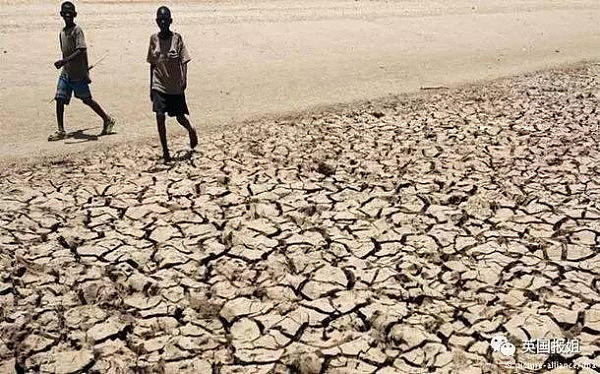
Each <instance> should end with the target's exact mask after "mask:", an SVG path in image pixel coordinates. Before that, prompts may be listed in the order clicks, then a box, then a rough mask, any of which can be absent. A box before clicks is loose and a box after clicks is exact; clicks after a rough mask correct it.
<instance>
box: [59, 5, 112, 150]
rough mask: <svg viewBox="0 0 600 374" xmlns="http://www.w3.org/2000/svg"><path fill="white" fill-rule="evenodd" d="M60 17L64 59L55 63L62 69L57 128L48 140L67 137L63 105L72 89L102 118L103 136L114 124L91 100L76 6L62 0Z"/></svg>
mask: <svg viewBox="0 0 600 374" xmlns="http://www.w3.org/2000/svg"><path fill="white" fill-rule="evenodd" d="M60 16H61V17H62V18H63V19H64V21H65V27H64V28H63V29H62V30H61V32H60V34H59V41H60V49H61V50H62V56H63V58H62V59H61V60H58V61H56V62H55V63H54V66H55V67H56V68H57V69H60V68H62V72H61V74H60V77H59V78H58V87H57V88H56V96H55V99H56V120H57V122H58V130H57V131H56V132H55V133H54V134H52V135H50V137H48V140H50V141H55V140H60V139H64V138H65V137H66V133H65V126H64V113H65V105H69V102H70V101H71V95H72V94H73V92H75V97H76V98H78V99H81V100H82V101H83V103H84V104H85V105H87V106H89V107H90V108H92V109H93V110H94V112H96V114H98V115H99V116H100V118H102V120H103V121H104V126H103V128H102V135H106V134H109V133H110V132H111V131H112V128H113V126H114V124H115V122H114V120H113V119H112V118H110V117H109V116H108V115H107V114H106V113H105V112H104V110H102V108H101V107H100V105H98V103H97V102H95V101H94V100H93V99H92V94H91V92H90V87H89V84H90V83H91V82H92V81H91V80H90V77H89V67H88V58H87V47H86V45H85V38H84V36H83V31H82V30H81V27H79V26H77V25H76V24H75V22H74V20H75V17H77V12H76V11H75V5H74V4H73V3H71V2H70V1H65V2H64V3H62V5H61V6H60Z"/></svg>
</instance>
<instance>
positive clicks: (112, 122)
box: [100, 117, 115, 135]
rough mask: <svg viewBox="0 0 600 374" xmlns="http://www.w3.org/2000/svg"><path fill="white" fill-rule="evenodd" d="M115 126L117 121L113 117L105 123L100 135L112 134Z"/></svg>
mask: <svg viewBox="0 0 600 374" xmlns="http://www.w3.org/2000/svg"><path fill="white" fill-rule="evenodd" d="M114 126H115V119H114V118H112V117H108V119H107V120H106V121H104V127H103V128H102V132H101V133H100V135H108V134H110V133H112V130H113V127H114Z"/></svg>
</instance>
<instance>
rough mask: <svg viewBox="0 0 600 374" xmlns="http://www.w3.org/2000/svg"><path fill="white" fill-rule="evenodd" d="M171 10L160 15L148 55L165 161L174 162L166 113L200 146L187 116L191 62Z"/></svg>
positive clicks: (160, 9) (166, 10)
mask: <svg viewBox="0 0 600 374" xmlns="http://www.w3.org/2000/svg"><path fill="white" fill-rule="evenodd" d="M172 22H173V19H172V18H171V11H170V10H169V8H167V7H165V6H162V7H160V8H158V11H157V12H156V24H157V25H158V27H159V28H160V32H158V33H156V34H154V35H152V36H151V37H150V45H149V47H148V56H147V58H146V60H147V61H148V63H149V64H150V99H151V100H152V110H153V111H154V112H155V113H156V124H157V126H158V135H159V137H160V144H161V145H162V149H163V160H164V161H165V162H168V161H170V160H171V156H170V154H169V148H168V147H167V130H166V127H165V121H166V114H168V115H169V116H171V117H175V118H177V122H179V124H180V125H181V126H183V127H184V128H185V129H186V130H187V131H188V134H189V136H190V147H191V148H192V149H194V148H195V147H196V145H198V137H197V135H196V129H195V128H194V127H193V126H192V124H191V123H190V121H189V120H188V119H187V117H186V116H185V115H186V114H189V111H188V107H187V103H186V101H185V89H186V87H187V64H188V62H190V60H191V59H190V56H189V54H188V51H187V48H186V47H185V44H183V38H182V37H181V35H179V34H178V33H176V32H172V31H171V30H170V26H171V23H172Z"/></svg>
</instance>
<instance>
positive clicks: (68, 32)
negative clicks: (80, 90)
mask: <svg viewBox="0 0 600 374" xmlns="http://www.w3.org/2000/svg"><path fill="white" fill-rule="evenodd" d="M59 40H60V49H61V50H62V55H63V58H67V57H69V56H70V55H72V54H73V53H74V52H75V51H76V50H78V49H83V52H82V53H81V54H80V55H79V56H77V57H76V58H75V59H73V60H71V62H69V63H68V64H66V65H65V66H64V67H63V69H62V73H61V76H63V77H65V78H67V79H69V80H72V81H85V82H88V83H89V82H91V81H90V76H89V71H88V56H87V47H86V45H85V37H84V36H83V30H82V29H81V27H79V26H78V25H75V26H73V27H71V28H69V29H67V28H63V29H62V30H61V32H60V34H59Z"/></svg>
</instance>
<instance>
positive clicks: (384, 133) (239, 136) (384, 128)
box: [0, 64, 600, 374]
mask: <svg viewBox="0 0 600 374" xmlns="http://www.w3.org/2000/svg"><path fill="white" fill-rule="evenodd" d="M599 73H600V66H599V65H596V64H588V65H586V66H580V67H573V68H568V69H563V70H556V71H545V72H537V73H533V74H529V75H524V76H520V77H516V78H510V79H503V80H498V81H494V82H489V83H485V84H484V85H477V86H472V87H464V88H459V89H452V90H441V91H433V92H432V91H429V92H425V93H423V94H420V95H415V96H407V97H399V98H393V99H389V100H388V99H386V100H383V101H378V102H376V103H366V104H361V105H358V106H354V107H347V108H341V109H340V108H338V109H337V110H331V111H325V112H321V113H320V114H315V115H305V116H304V117H298V118H288V119H286V120H278V121H267V120H263V121H257V122H254V123H249V124H246V125H243V126H241V127H239V128H236V129H230V130H226V131H224V132H221V133H219V134H217V135H212V136H207V137H205V138H204V139H202V140H201V142H200V147H199V149H200V153H197V154H195V155H193V157H192V158H191V159H189V160H183V161H179V162H176V163H174V164H172V165H170V166H158V164H157V161H156V155H158V154H159V151H158V148H157V147H156V146H151V145H141V146H140V147H137V148H135V147H122V148H116V149H111V150H110V151H107V152H106V153H104V154H83V155H81V156H80V157H79V158H77V159H71V160H66V159H65V160H55V161H53V162H48V163H45V164H38V165H35V166H27V167H25V166H10V167H7V168H6V169H4V170H3V171H2V175H1V177H2V178H1V191H2V192H1V196H0V203H1V207H2V211H1V216H0V220H1V228H0V245H1V246H0V261H1V262H0V263H1V270H0V281H1V283H0V308H1V309H0V311H1V319H0V320H1V322H0V332H1V337H2V340H1V342H0V362H1V364H0V372H3V373H4V372H12V371H13V370H16V371H18V372H23V371H31V372H42V373H81V372H86V373H146V372H164V373H184V372H185V373H381V374H383V373H386V374H387V373H421V372H437V373H443V372H460V373H481V372H509V371H511V370H514V369H509V368H508V367H507V366H506V364H507V361H508V363H509V364H510V362H515V361H517V362H524V361H528V362H539V363H542V362H544V361H549V360H555V361H556V360H558V361H560V362H562V363H572V364H584V363H586V362H589V361H596V362H598V360H599V355H600V283H599V280H598V279H599V278H598V276H599V274H600V254H599V251H598V241H599V236H598V234H599V233H600V200H599V197H600V175H599V173H598V171H599V170H598V168H599V167H600V166H599V165H598V160H599V159H600V148H599V146H598V142H599V141H600V135H599V133H598V123H599V119H600V116H599V114H598V113H597V107H598V95H599V91H598V86H597V82H596V77H597V76H599ZM154 143H158V141H155V142H154ZM174 147H175V148H177V149H181V148H183V147H184V143H183V140H179V141H176V142H174ZM497 333H502V334H504V335H506V336H507V337H508V338H509V340H511V341H512V342H513V343H514V344H515V345H516V346H517V355H516V357H515V358H511V359H507V358H504V357H503V356H502V355H501V354H500V353H497V352H493V350H492V349H491V348H490V346H489V341H490V339H491V337H492V336H494V335H495V334H497ZM544 337H546V338H559V337H562V338H568V339H579V340H580V344H581V352H580V353H574V354H571V355H566V356H556V355H554V356H551V357H549V356H548V355H532V354H524V353H523V352H520V349H519V348H520V345H519V344H520V343H521V342H522V341H524V340H525V339H535V338H544ZM565 372H569V371H565ZM590 372H591V371H590Z"/></svg>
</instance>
